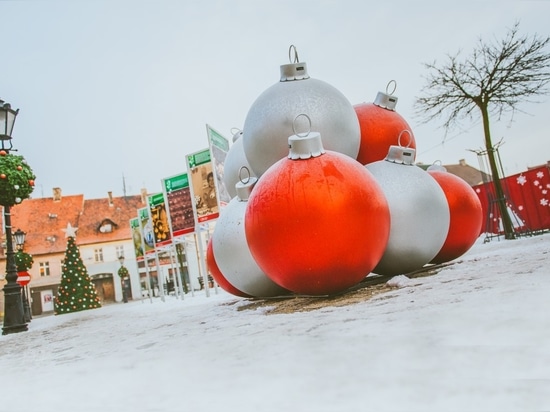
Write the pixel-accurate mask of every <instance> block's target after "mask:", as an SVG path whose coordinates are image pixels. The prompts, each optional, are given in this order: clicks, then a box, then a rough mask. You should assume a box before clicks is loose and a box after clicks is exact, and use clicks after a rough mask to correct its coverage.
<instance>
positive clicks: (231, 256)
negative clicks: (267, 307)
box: [212, 177, 289, 297]
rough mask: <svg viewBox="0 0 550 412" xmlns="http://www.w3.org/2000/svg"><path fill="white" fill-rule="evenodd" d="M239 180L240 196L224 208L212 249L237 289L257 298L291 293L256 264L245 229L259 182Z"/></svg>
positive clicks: (220, 267) (213, 236)
mask: <svg viewBox="0 0 550 412" xmlns="http://www.w3.org/2000/svg"><path fill="white" fill-rule="evenodd" d="M256 180H257V179H256V178H254V177H252V178H250V181H249V182H248V183H247V184H243V183H241V182H239V183H238V184H237V185H236V186H237V189H236V190H237V196H235V197H234V198H233V199H231V201H230V202H229V203H228V204H227V206H226V207H224V208H223V209H222V211H221V213H220V217H219V219H218V221H217V223H216V227H215V229H214V233H213V234H212V252H213V254H214V258H215V260H216V263H217V265H218V268H219V270H220V272H221V273H222V275H223V276H224V277H225V279H226V280H227V281H228V282H229V283H230V284H231V285H232V286H233V287H235V288H236V289H238V290H239V291H241V292H244V293H246V294H247V295H250V296H254V297H272V296H279V295H286V294H288V293H289V292H288V290H286V289H284V288H282V287H281V286H279V285H277V284H276V283H275V282H273V281H272V280H271V279H270V278H269V277H268V276H267V275H266V274H265V273H264V272H263V271H262V270H261V269H260V268H259V266H258V265H257V264H256V261H255V260H254V258H253V257H252V254H251V253H250V249H249V247H248V243H247V240H246V234H245V229H244V216H245V211H246V206H247V203H248V202H247V200H248V194H249V192H250V190H252V187H253V186H254V184H255V182H256Z"/></svg>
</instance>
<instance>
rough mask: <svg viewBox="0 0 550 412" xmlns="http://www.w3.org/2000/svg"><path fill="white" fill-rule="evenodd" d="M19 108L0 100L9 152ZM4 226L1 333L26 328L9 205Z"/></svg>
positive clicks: (2, 138) (0, 130) (2, 137)
mask: <svg viewBox="0 0 550 412" xmlns="http://www.w3.org/2000/svg"><path fill="white" fill-rule="evenodd" d="M18 112H19V109H17V110H13V109H12V108H11V105H10V104H9V103H4V101H3V100H0V144H1V146H2V147H1V150H2V151H4V152H6V153H9V151H10V150H11V148H12V147H13V145H12V143H11V132H12V131H13V125H14V123H15V118H16V117H17V113H18ZM4 226H5V228H6V282H7V283H6V284H5V285H4V289H3V290H4V327H3V328H2V334H3V335H7V334H9V333H17V332H24V331H26V330H28V329H27V324H26V323H25V314H24V311H23V300H22V299H21V285H20V284H19V283H17V267H16V265H15V252H14V250H13V239H12V233H11V213H10V206H9V205H4Z"/></svg>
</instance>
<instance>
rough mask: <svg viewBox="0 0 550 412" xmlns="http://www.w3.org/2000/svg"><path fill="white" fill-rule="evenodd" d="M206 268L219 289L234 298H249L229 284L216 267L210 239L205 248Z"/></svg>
mask: <svg viewBox="0 0 550 412" xmlns="http://www.w3.org/2000/svg"><path fill="white" fill-rule="evenodd" d="M206 268H207V270H208V273H210V275H212V277H213V278H214V280H215V281H216V283H217V284H218V285H220V287H221V288H222V289H223V290H225V291H226V292H228V293H231V294H232V295H235V296H240V297H242V298H248V297H250V296H249V295H247V294H246V293H244V292H242V291H240V290H239V289H237V288H236V287H235V286H233V285H232V284H231V283H229V281H228V280H227V279H226V277H225V276H224V275H223V274H222V272H221V270H220V268H219V267H218V264H217V263H216V259H215V258H214V249H213V247H212V238H210V240H209V241H208V246H207V247H206Z"/></svg>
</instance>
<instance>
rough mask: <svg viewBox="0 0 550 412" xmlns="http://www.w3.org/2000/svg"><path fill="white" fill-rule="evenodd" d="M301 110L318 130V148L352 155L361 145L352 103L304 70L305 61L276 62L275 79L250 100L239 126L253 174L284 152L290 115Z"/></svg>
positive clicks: (292, 120)
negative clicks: (277, 77) (277, 76)
mask: <svg viewBox="0 0 550 412" xmlns="http://www.w3.org/2000/svg"><path fill="white" fill-rule="evenodd" d="M301 113H306V114H307V115H308V116H309V118H310V119H311V124H313V125H314V126H315V130H316V131H318V132H319V133H321V136H322V141H323V147H324V148H325V149H326V150H332V151H335V152H340V153H343V154H346V155H348V156H350V157H352V158H353V159H355V158H357V154H358V153H359V145H360V143H361V132H360V129H359V121H358V120H357V115H356V113H355V110H354V108H353V106H352V104H351V103H350V102H349V101H348V100H347V98H346V97H345V96H344V95H343V94H342V93H341V92H340V91H338V90H337V89H336V88H334V87H333V86H331V85H330V84H328V83H325V82H323V81H321V80H316V79H312V78H310V77H309V75H308V74H307V67H306V64H305V63H291V64H285V65H282V66H281V81H280V82H278V83H276V84H274V85H273V86H271V87H270V88H268V89H267V90H265V91H264V92H263V93H262V94H261V95H260V96H259V97H258V98H257V99H256V101H255V102H254V103H253V104H252V107H251V108H250V110H249V111H248V114H247V116H246V119H245V123H244V126H243V146H244V152H245V155H246V158H247V159H248V162H249V163H250V166H251V167H252V170H253V171H254V173H255V174H256V176H261V175H262V174H263V173H264V172H265V171H266V170H267V169H268V168H269V167H270V166H271V165H273V164H274V163H275V162H277V161H278V160H280V159H282V158H284V157H286V156H287V155H288V136H292V135H294V134H296V133H300V132H304V131H305V130H301V126H300V125H297V128H298V129H299V130H295V126H296V124H295V119H296V116H297V115H299V114H301Z"/></svg>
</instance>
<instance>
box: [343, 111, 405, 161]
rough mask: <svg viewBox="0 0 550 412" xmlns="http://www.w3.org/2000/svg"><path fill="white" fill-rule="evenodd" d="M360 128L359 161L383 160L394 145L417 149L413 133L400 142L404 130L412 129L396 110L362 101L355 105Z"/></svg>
mask: <svg viewBox="0 0 550 412" xmlns="http://www.w3.org/2000/svg"><path fill="white" fill-rule="evenodd" d="M353 108H354V109H355V113H356V114H357V119H358V120H359V128H360V130H361V144H360V146H359V154H358V155H357V161H358V162H359V163H361V164H363V165H366V164H368V163H372V162H376V161H378V160H383V159H384V158H385V157H386V155H387V154H388V150H389V148H390V146H392V145H402V146H407V147H409V148H411V149H416V141H415V139H414V135H413V134H412V133H410V134H407V135H404V136H403V137H402V140H403V141H401V142H398V139H399V135H400V133H401V132H402V131H403V130H411V128H410V126H409V124H408V123H407V121H406V120H405V119H404V118H403V117H402V116H401V115H400V114H399V113H397V112H396V111H394V110H391V109H387V108H384V107H381V106H379V105H377V104H375V103H361V104H357V105H355V106H353Z"/></svg>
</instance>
